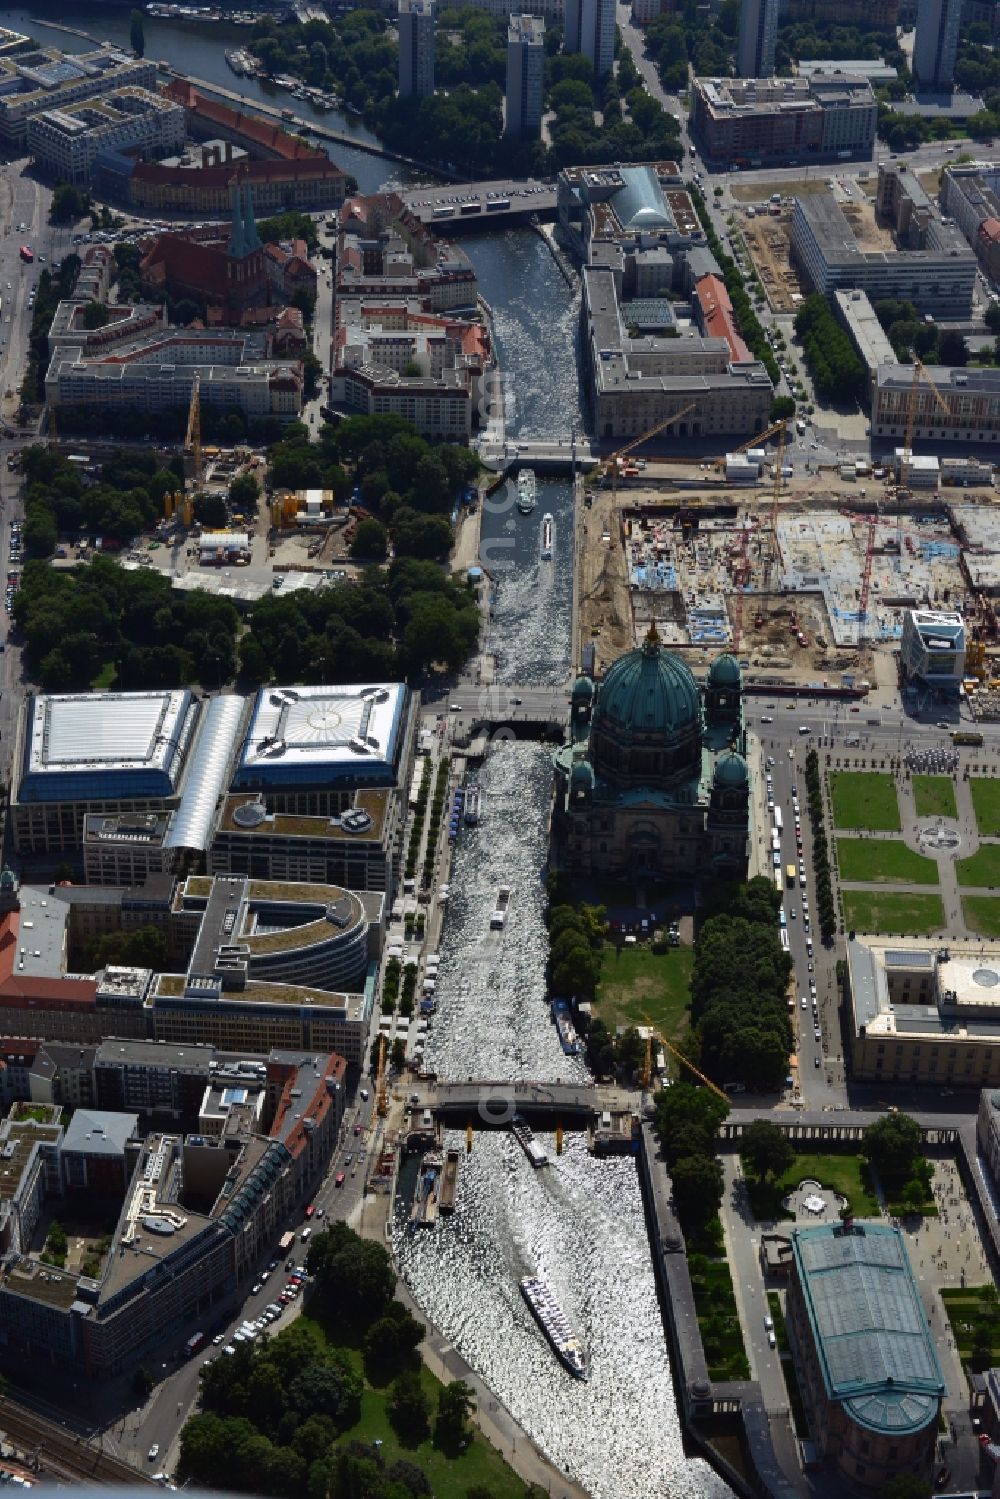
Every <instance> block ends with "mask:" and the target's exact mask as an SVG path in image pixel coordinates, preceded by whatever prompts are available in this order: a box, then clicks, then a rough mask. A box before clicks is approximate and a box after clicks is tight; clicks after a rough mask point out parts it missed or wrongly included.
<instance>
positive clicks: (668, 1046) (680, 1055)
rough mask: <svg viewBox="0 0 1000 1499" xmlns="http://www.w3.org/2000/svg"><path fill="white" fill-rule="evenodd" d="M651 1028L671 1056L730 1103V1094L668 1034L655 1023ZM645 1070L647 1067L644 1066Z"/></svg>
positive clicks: (647, 1022)
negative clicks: (671, 1039)
mask: <svg viewBox="0 0 1000 1499" xmlns="http://www.w3.org/2000/svg"><path fill="white" fill-rule="evenodd" d="M646 1024H647V1025H649V1021H648V1019H647V1021H646ZM649 1029H650V1032H651V1034H652V1035H654V1036H655V1037H656V1039H657V1041H659V1043H660V1045H661V1046H663V1047H666V1049H667V1051H669V1052H670V1054H671V1056H674V1057H676V1058H677V1060H678V1062H681V1063H682V1064H683V1065H684V1066H685V1067H686V1068H687V1069H688V1071H689V1072H691V1073H693V1074H694V1076H695V1077H696V1078H697V1079H698V1081H699V1082H700V1083H702V1084H704V1086H705V1087H706V1088H709V1089H710V1090H711V1091H712V1092H713V1093H716V1094H718V1096H719V1098H721V1099H722V1101H723V1103H725V1104H726V1105H728V1103H729V1097H728V1095H727V1094H725V1093H723V1091H722V1089H721V1088H720V1087H717V1085H716V1084H715V1083H713V1082H712V1079H711V1078H709V1077H706V1076H705V1074H704V1073H703V1072H699V1071H698V1068H697V1067H696V1066H695V1065H694V1063H693V1062H692V1061H691V1059H690V1057H686V1056H685V1055H684V1053H683V1052H682V1051H679V1050H678V1049H677V1047H676V1046H674V1044H673V1042H671V1041H668V1040H667V1038H666V1036H664V1035H663V1033H662V1032H661V1031H658V1030H657V1029H656V1026H655V1025H650V1026H649ZM643 1070H644V1071H645V1067H644V1068H643Z"/></svg>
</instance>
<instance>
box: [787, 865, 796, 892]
mask: <svg viewBox="0 0 1000 1499" xmlns="http://www.w3.org/2000/svg"><path fill="white" fill-rule="evenodd" d="M785 884H786V885H787V886H788V888H789V890H794V889H795V865H794V864H786V865H785Z"/></svg>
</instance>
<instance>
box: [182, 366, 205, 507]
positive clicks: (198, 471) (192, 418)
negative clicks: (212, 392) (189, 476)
mask: <svg viewBox="0 0 1000 1499" xmlns="http://www.w3.org/2000/svg"><path fill="white" fill-rule="evenodd" d="M184 451H185V453H190V454H191V457H192V459H193V460H194V479H195V483H196V484H200V483H201V480H202V468H201V376H200V375H198V374H196V375H195V377H194V384H193V385H192V386H191V404H190V406H189V407H188V424H187V432H186V433H185V436H184Z"/></svg>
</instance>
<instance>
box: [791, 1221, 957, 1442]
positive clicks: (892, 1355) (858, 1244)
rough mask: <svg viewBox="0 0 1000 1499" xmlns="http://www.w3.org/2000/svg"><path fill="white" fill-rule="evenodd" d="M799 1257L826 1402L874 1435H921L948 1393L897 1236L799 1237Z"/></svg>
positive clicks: (825, 1227)
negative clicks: (834, 1402)
mask: <svg viewBox="0 0 1000 1499" xmlns="http://www.w3.org/2000/svg"><path fill="white" fill-rule="evenodd" d="M791 1239H792V1254H793V1257H794V1260H795V1266H796V1271H797V1274H798V1279H799V1284H800V1286H801V1288H802V1295H803V1299H804V1301H805V1306H806V1312H807V1314H808V1317H809V1323H810V1327H811V1329H812V1335H813V1339H814V1342H815V1346H816V1353H817V1357H818V1359H819V1364H820V1368H821V1370H822V1373H823V1380H824V1383H825V1385H826V1391H827V1395H828V1396H829V1398H830V1399H831V1400H837V1401H842V1402H843V1404H844V1406H845V1408H846V1409H847V1411H848V1412H849V1413H850V1415H851V1417H852V1419H853V1420H854V1421H856V1422H858V1424H859V1425H861V1426H865V1427H867V1428H868V1429H869V1430H871V1431H875V1432H885V1433H889V1434H902V1433H905V1432H912V1431H919V1430H920V1428H921V1427H923V1426H926V1425H927V1424H928V1423H929V1422H930V1421H935V1420H936V1419H937V1412H938V1407H939V1405H940V1402H941V1400H942V1399H943V1397H944V1395H945V1393H946V1389H945V1382H944V1376H943V1375H942V1373H941V1366H940V1364H939V1363H938V1360H937V1354H936V1352H935V1350H934V1343H933V1340H932V1338H931V1334H930V1328H929V1327H928V1325H927V1318H926V1317H925V1315H924V1309H923V1305H922V1303H921V1300H920V1292H919V1291H918V1289H917V1285H916V1282H915V1280H914V1278H913V1270H912V1268H911V1266H910V1260H909V1256H908V1255H907V1252H906V1247H905V1245H904V1243H903V1236H902V1234H901V1233H900V1231H899V1229H898V1228H893V1227H892V1226H891V1225H890V1224H886V1223H857V1222H854V1223H851V1224H850V1225H847V1224H832V1223H822V1224H817V1225H816V1226H815V1227H809V1228H800V1229H793V1230H792V1235H791Z"/></svg>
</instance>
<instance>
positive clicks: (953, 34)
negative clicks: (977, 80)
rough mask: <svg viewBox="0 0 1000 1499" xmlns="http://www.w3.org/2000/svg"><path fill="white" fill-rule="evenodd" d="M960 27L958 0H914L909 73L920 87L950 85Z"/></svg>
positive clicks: (947, 87) (929, 87)
mask: <svg viewBox="0 0 1000 1499" xmlns="http://www.w3.org/2000/svg"><path fill="white" fill-rule="evenodd" d="M961 27H962V0H917V31H916V36H915V37H914V40H913V76H914V78H915V79H916V80H917V83H918V85H919V86H920V88H922V89H926V90H935V89H938V90H945V89H950V88H951V86H952V84H953V83H954V81H955V59H956V57H957V56H958V40H959V34H960V32H961Z"/></svg>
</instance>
